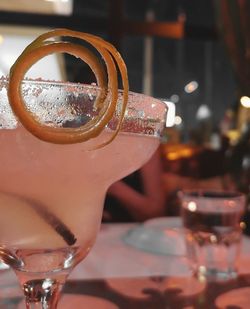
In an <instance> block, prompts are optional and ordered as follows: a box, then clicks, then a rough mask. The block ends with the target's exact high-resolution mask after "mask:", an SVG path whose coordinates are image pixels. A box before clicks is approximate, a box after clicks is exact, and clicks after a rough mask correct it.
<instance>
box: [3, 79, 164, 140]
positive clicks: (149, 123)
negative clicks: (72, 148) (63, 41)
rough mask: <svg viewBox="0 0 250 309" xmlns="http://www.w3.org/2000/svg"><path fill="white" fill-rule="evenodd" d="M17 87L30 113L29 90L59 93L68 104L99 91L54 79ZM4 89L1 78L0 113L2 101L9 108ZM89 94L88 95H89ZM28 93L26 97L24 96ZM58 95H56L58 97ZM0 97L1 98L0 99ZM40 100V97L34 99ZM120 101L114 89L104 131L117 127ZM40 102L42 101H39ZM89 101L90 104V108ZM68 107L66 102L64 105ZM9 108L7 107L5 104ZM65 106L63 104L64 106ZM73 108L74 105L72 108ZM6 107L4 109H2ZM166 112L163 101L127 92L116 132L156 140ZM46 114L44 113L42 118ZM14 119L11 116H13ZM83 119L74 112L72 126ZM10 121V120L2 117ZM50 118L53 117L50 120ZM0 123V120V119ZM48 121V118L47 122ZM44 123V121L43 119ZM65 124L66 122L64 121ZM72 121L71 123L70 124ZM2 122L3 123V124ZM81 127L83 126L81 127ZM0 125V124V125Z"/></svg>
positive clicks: (92, 113) (120, 94) (5, 82)
mask: <svg viewBox="0 0 250 309" xmlns="http://www.w3.org/2000/svg"><path fill="white" fill-rule="evenodd" d="M21 86H23V87H25V88H28V90H26V89H25V93H26V95H27V97H26V99H24V101H25V102H26V104H27V106H28V109H30V110H31V112H33V111H32V105H31V104H29V103H28V102H29V96H32V95H33V96H34V98H37V97H35V94H32V88H36V87H37V88H39V87H41V89H42V91H41V92H43V91H44V92H47V94H49V95H47V97H49V96H50V93H52V92H53V91H60V90H62V91H63V96H64V97H65V98H67V96H70V100H71V101H72V102H77V101H78V100H79V98H80V97H81V96H85V95H88V96H92V95H93V97H95V96H96V94H97V93H98V92H99V91H100V90H101V88H100V87H99V86H98V85H96V84H83V83H75V82H65V81H54V80H43V79H32V78H31V79H30V78H28V79H23V80H22V82H21ZM7 87H8V77H6V76H2V77H0V112H1V108H4V107H1V105H2V104H3V103H2V102H4V101H6V100H7V101H6V103H5V104H7V105H9V102H8V98H7V94H6V93H5V91H4V92H3V89H7ZM91 91H92V92H91ZM107 92H108V95H109V94H110V95H112V92H111V90H110V89H107ZM27 93H29V94H27ZM35 93H39V91H35ZM60 95H61V94H59V95H58V97H60ZM1 96H3V97H2V99H1ZM63 96H62V99H61V98H60V99H59V103H60V101H61V102H64V99H63V98H64V97H63ZM37 100H38V101H39V100H43V98H41V99H40V98H39V99H37ZM51 100H52V99H50V98H48V99H47V101H48V103H49V104H47V105H48V108H49V106H50V104H51V105H54V104H52V103H54V102H52V101H51ZM122 100H123V90H121V89H118V99H117V103H118V104H117V107H116V111H115V113H114V114H113V118H112V119H111V120H110V121H109V122H108V123H107V124H106V127H107V129H110V130H112V131H113V130H115V128H116V126H117V121H118V119H119V114H120V108H121V104H122ZM90 101H93V102H94V101H95V99H92V98H91V99H90ZM40 102H42V101H40ZM93 102H92V103H91V104H92V105H93ZM67 104H70V103H67ZM9 106H10V105H9ZM65 106H66V105H65ZM76 106H77V105H76ZM5 107H6V106H5ZM167 111H168V107H167V105H166V103H164V101H162V100H160V99H157V98H154V97H152V96H148V95H145V94H142V93H137V92H133V91H129V94H128V104H127V109H126V113H125V115H124V119H123V122H122V126H121V130H120V132H123V133H135V134H140V135H148V136H152V137H157V138H160V137H161V135H162V132H163V129H164V128H165V127H166V119H167ZM8 113H9V114H13V113H12V111H11V109H8ZM49 113H50V114H52V113H51V110H49V109H48V114H49ZM34 114H35V116H36V117H37V119H39V121H40V122H41V123H43V120H41V119H40V118H39V117H40V115H41V113H39V112H37V113H36V112H34ZM45 114H46V116H48V115H47V112H46V110H45V113H44V115H45ZM53 115H56V116H57V113H56V112H54V111H53ZM13 116H14V114H13ZM82 116H83V117H84V116H85V114H84V113H82V114H81V113H80V112H79V113H78V114H77V113H75V118H77V117H78V118H79V123H80V124H78V122H77V121H78V118H77V119H76V120H77V121H76V125H77V126H79V127H80V126H81V125H82V124H81V121H82V120H83V121H85V119H81V117H82ZM5 117H7V115H6V116H5ZM91 117H93V118H95V117H96V114H95V110H94V109H93V110H88V118H89V119H91ZM6 119H10V118H6ZM53 119H54V118H53ZM0 120H1V119H0ZM14 120H16V121H17V122H18V119H16V117H15V116H14ZM49 120H51V119H49ZM2 121H5V119H2ZM46 121H47V120H46ZM53 121H54V120H51V122H50V123H51V125H52V124H54V125H55V127H56V126H58V125H57V123H56V122H55V123H53ZM66 121H67V119H66ZM74 121H75V120H74V119H73V121H72V123H73V124H74ZM5 122H6V121H5ZM69 125H71V122H70V121H69ZM83 125H84V124H83ZM0 126H1V123H0ZM2 128H4V127H3V125H2Z"/></svg>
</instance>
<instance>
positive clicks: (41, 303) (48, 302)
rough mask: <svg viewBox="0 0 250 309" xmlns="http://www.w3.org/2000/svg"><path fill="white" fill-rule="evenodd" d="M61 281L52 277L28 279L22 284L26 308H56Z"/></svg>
mask: <svg viewBox="0 0 250 309" xmlns="http://www.w3.org/2000/svg"><path fill="white" fill-rule="evenodd" d="M62 286H63V285H62V283H60V282H58V281H56V280H52V279H36V280H30V281H27V282H26V283H24V284H23V292H24V295H25V300H26V308H27V309H56V308H57V303H58V300H59V295H60V292H61V289H62Z"/></svg>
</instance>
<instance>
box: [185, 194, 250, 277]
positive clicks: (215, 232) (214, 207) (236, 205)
mask: <svg viewBox="0 0 250 309" xmlns="http://www.w3.org/2000/svg"><path fill="white" fill-rule="evenodd" d="M180 196H181V200H182V219H183V225H184V228H185V239H186V245H187V254H188V256H189V258H190V259H191V261H192V264H193V267H194V272H195V274H196V275H197V276H198V277H199V278H200V279H208V280H215V281H217V280H228V279H231V278H235V277H236V276H237V267H236V264H237V259H238V256H239V253H240V243H241V235H242V229H241V226H240V222H241V217H242V215H243V212H244V208H245V197H244V195H242V194H240V193H235V192H223V191H220V192H217V191H211V192H210V191H184V192H181V194H180Z"/></svg>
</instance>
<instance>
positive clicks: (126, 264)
mask: <svg viewBox="0 0 250 309" xmlns="http://www.w3.org/2000/svg"><path fill="white" fill-rule="evenodd" d="M167 220H168V222H170V223H171V220H172V221H173V220H176V218H168V219H167ZM177 220H178V219H177ZM135 226H136V225H135V224H104V225H102V226H101V230H100V233H99V235H98V238H97V241H96V244H95V245H94V248H93V249H92V251H91V252H90V254H89V255H88V256H87V258H86V259H85V260H84V261H83V262H82V263H80V264H79V265H78V266H77V267H76V268H75V269H74V270H73V272H72V274H71V275H70V277H69V280H68V282H67V284H66V285H65V288H64V291H63V292H64V294H63V298H62V300H61V302H60V304H59V309H68V308H72V309H73V308H76V309H78V308H79V309H85V308H86V309H87V308H88V309H89V308H90V309H91V308H93V309H117V308H119V309H179V308H180V309H191V308H194V309H196V308H199V309H200V308H204V309H210V308H211V309H215V308H216V309H218V308H227V309H229V308H230V309H233V308H234V309H236V308H237V309H239V308H242V309H243V308H250V306H249V303H250V300H249V299H250V298H249V295H250V238H248V237H246V236H244V237H243V243H242V253H241V258H240V260H239V277H238V278H237V279H235V280H231V281H230V282H222V283H206V282H199V281H198V280H197V279H195V278H194V277H193V276H192V271H191V269H190V267H189V266H190V265H189V263H188V260H187V259H186V257H185V254H183V252H181V253H180V254H178V252H176V251H175V255H171V254H169V255H159V254H153V253H150V252H145V251H142V250H139V249H137V248H135V247H133V246H130V245H128V244H126V243H125V242H124V240H123V237H124V235H125V234H126V233H127V232H128V231H129V230H131V229H132V228H134V227H135ZM12 280H14V279H12ZM239 291H240V292H241V293H240V295H239V293H238V292H239ZM235 294H238V296H237V297H238V298H236V295H235ZM13 299H14V300H16V302H14V301H13V302H12V303H11V304H10V303H7V305H6V303H4V302H2V304H3V305H1V302H0V309H2V308H3V309H4V308H7V309H12V308H13V309H14V308H17V307H16V306H17V303H18V302H20V299H21V293H20V291H19V294H18V295H15V297H14V298H13ZM245 301H247V303H244V302H245ZM234 302H236V303H234ZM19 308H23V307H20V305H19V307H18V309H19Z"/></svg>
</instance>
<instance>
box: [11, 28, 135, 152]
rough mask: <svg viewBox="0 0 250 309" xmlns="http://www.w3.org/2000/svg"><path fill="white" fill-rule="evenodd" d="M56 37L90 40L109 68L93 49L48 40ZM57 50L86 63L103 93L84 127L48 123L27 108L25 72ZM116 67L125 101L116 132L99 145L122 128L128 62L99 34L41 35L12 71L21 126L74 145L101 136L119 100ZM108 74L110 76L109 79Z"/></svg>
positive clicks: (64, 32) (58, 31)
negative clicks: (23, 87)
mask: <svg viewBox="0 0 250 309" xmlns="http://www.w3.org/2000/svg"><path fill="white" fill-rule="evenodd" d="M57 37H74V38H78V39H82V40H84V41H86V42H88V43H89V44H90V45H92V46H93V47H94V48H95V49H96V50H97V51H98V52H99V54H100V56H101V57H102V58H103V60H104V62H105V65H106V70H105V69H104V67H103V65H102V63H101V62H100V61H99V58H98V57H97V56H95V54H93V52H92V51H91V50H89V49H87V48H85V47H83V46H81V45H77V44H74V43H70V42H64V41H59V40H58V39H57V40H56V41H55V40H53V41H52V40H49V39H51V38H57ZM55 52H56V53H58V52H60V53H68V54H71V55H73V56H75V57H78V58H80V59H81V60H83V61H84V62H86V63H87V64H88V65H89V67H90V68H91V70H92V71H93V73H94V75H95V77H96V81H97V85H98V87H99V88H100V93H99V95H98V96H97V98H96V100H95V104H94V107H95V108H96V110H97V116H96V117H94V118H93V119H91V120H90V121H88V122H87V123H86V124H84V125H82V126H81V127H77V128H75V127H74V128H62V127H50V126H46V125H44V124H42V123H40V122H39V121H38V120H37V119H36V116H35V115H34V114H33V113H31V112H30V111H29V110H28V109H27V108H26V105H25V102H24V100H23V97H22V91H21V82H22V80H23V78H24V76H25V73H26V72H27V71H28V70H29V69H30V68H31V66H32V65H34V64H35V63H36V62H37V61H39V60H40V59H41V58H43V57H45V56H47V55H49V54H52V53H55ZM116 66H117V67H118V69H119V72H120V75H121V79H122V85H123V100H122V104H121V109H120V113H119V120H118V124H117V127H116V129H115V131H114V133H113V134H112V136H111V138H110V139H109V140H108V141H106V142H104V143H103V144H101V145H99V147H101V146H104V145H106V144H108V143H110V142H111V141H112V140H113V139H114V138H115V137H116V135H117V134H118V132H119V130H120V128H121V124H122V120H123V118H124V114H125V110H126V106H127V101H128V90H129V86H128V77H127V69H126V65H125V63H124V61H123V59H122V57H121V55H120V54H119V52H118V51H117V50H116V49H115V47H114V46H113V45H112V44H110V43H108V42H106V41H104V40H103V39H101V38H99V37H97V36H94V35H91V34H87V33H83V32H78V31H72V30H68V29H55V30H52V31H49V32H47V33H44V34H42V35H40V36H39V37H38V38H37V39H35V40H34V41H33V42H32V43H31V44H30V45H28V46H27V47H26V48H25V50H24V51H23V53H22V54H21V55H20V56H19V58H18V59H17V61H16V62H15V63H14V65H13V66H12V68H11V70H10V76H9V87H8V97H9V102H10V105H11V107H12V110H13V112H14V113H15V115H16V116H17V117H18V119H19V121H20V122H21V123H22V125H23V126H24V127H25V128H26V129H27V130H28V131H29V132H31V133H32V134H33V135H35V136H36V137H38V138H40V139H41V140H44V141H47V142H51V143H56V144H72V143H79V142H84V141H87V140H89V139H90V138H94V137H96V136H98V135H99V134H100V133H101V132H102V130H103V129H104V127H105V126H106V125H107V123H108V122H109V121H110V120H111V119H112V117H113V115H114V113H115V112H116V108H117V101H118V80H117V68H116ZM106 75H107V76H106ZM106 77H108V80H107V78H106Z"/></svg>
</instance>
